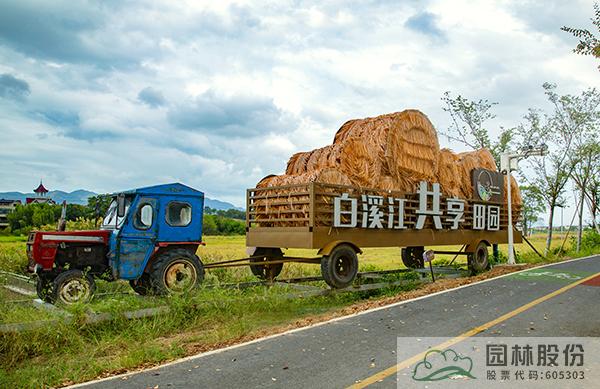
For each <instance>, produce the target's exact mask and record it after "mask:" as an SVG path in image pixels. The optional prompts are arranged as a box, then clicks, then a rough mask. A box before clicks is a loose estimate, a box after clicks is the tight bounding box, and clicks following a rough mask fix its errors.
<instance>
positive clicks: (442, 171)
mask: <svg viewBox="0 0 600 389" xmlns="http://www.w3.org/2000/svg"><path fill="white" fill-rule="evenodd" d="M458 161H459V157H458V155H456V154H455V153H454V152H453V151H452V150H450V149H442V150H440V154H439V156H438V172H437V181H438V182H439V183H440V187H441V189H442V192H443V193H445V194H446V195H448V196H456V197H462V196H463V194H462V191H461V181H462V179H463V178H462V175H461V173H460V169H459V166H458Z"/></svg>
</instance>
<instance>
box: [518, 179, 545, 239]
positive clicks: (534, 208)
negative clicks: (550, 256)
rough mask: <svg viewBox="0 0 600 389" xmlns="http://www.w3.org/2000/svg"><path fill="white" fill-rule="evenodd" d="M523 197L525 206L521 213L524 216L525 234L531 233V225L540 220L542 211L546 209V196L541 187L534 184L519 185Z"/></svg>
mask: <svg viewBox="0 0 600 389" xmlns="http://www.w3.org/2000/svg"><path fill="white" fill-rule="evenodd" d="M519 188H520V189H521V195H522V197H523V208H522V209H521V215H522V216H523V234H524V235H525V236H529V235H531V227H532V225H533V223H535V222H536V221H537V220H538V217H539V215H540V214H541V213H543V212H544V211H545V210H546V207H545V206H544V197H543V196H542V194H541V193H540V191H539V189H538V188H536V187H533V186H527V185H523V186H520V187H519Z"/></svg>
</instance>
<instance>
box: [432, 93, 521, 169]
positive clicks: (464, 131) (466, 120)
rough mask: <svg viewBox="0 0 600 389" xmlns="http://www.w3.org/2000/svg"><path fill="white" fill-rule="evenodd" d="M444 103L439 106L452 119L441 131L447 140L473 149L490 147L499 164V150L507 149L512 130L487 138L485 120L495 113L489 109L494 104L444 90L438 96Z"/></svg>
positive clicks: (492, 116) (491, 117)
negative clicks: (445, 129) (454, 95)
mask: <svg viewBox="0 0 600 389" xmlns="http://www.w3.org/2000/svg"><path fill="white" fill-rule="evenodd" d="M442 101H443V102H444V103H445V105H446V106H445V107H444V108H442V109H443V110H444V111H445V112H448V113H449V114H450V118H451V119H452V122H451V124H450V127H449V128H448V130H447V131H442V134H443V135H445V136H446V137H447V138H448V139H449V140H454V141H457V142H460V143H462V144H464V145H466V146H468V147H470V148H472V149H473V150H478V149H481V148H487V149H488V150H490V152H491V153H492V155H493V156H494V159H495V160H496V166H498V167H499V166H500V154H502V153H503V152H505V151H506V150H508V147H509V145H510V143H511V141H512V138H513V130H512V129H508V130H504V129H503V130H502V132H501V133H500V135H499V136H498V138H497V139H496V140H495V141H492V140H490V135H489V129H488V128H486V127H485V123H486V122H487V121H489V120H491V119H494V118H495V117H496V115H495V114H494V113H493V112H492V108H493V106H494V105H497V104H498V103H493V102H490V101H488V100H485V99H484V100H481V99H480V100H479V101H471V100H468V99H466V98H465V97H463V96H461V95H458V96H457V97H451V96H450V92H449V91H447V92H445V93H444V97H442Z"/></svg>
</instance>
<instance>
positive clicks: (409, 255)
mask: <svg viewBox="0 0 600 389" xmlns="http://www.w3.org/2000/svg"><path fill="white" fill-rule="evenodd" d="M424 252H425V247H423V246H413V247H404V248H402V250H401V251H400V256H401V257H402V263H403V264H404V266H406V267H407V268H409V269H422V268H423V267H425V261H424V260H423V253H424Z"/></svg>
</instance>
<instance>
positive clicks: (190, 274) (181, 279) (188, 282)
mask: <svg viewBox="0 0 600 389" xmlns="http://www.w3.org/2000/svg"><path fill="white" fill-rule="evenodd" d="M151 269H152V270H151V272H150V277H149V278H150V285H151V286H152V289H153V291H155V292H156V293H158V294H171V293H174V294H180V293H186V292H189V291H191V290H192V289H194V288H196V287H197V286H198V285H200V283H201V282H202V280H203V279H204V266H203V265H202V262H201V261H200V259H199V258H198V257H197V256H196V255H195V254H194V253H192V252H190V251H188V250H185V249H175V250H169V251H166V252H164V253H162V254H159V256H158V258H156V260H155V261H154V262H153V263H152V268H151Z"/></svg>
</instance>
